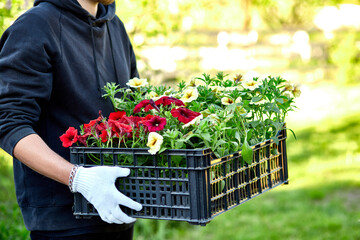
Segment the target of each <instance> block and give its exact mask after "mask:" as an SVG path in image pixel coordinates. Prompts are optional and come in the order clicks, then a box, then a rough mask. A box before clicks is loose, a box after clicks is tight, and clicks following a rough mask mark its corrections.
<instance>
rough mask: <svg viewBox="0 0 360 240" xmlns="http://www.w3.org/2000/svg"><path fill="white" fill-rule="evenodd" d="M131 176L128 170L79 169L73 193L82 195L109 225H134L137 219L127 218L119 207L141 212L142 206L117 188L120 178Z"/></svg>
mask: <svg viewBox="0 0 360 240" xmlns="http://www.w3.org/2000/svg"><path fill="white" fill-rule="evenodd" d="M129 174H130V170H129V169H128V168H121V167H107V166H98V167H91V168H84V167H79V168H78V169H77V171H76V175H75V177H74V180H73V183H72V189H73V192H79V193H81V194H82V195H83V196H84V197H85V198H86V199H87V200H88V201H89V202H90V203H91V204H93V205H94V207H95V208H96V210H97V211H98V213H99V215H100V217H101V219H102V220H103V221H105V222H108V223H117V224H123V223H132V222H134V221H135V220H136V219H135V218H132V217H129V216H127V215H126V214H125V213H124V212H123V211H122V210H121V209H120V206H119V205H123V206H126V207H128V208H131V209H134V210H136V211H140V210H141V209H142V205H141V204H140V203H137V202H135V201H134V200H132V199H130V198H128V197H127V196H125V195H124V194H122V193H121V192H119V191H118V190H117V189H116V187H115V180H116V179H117V178H118V177H126V176H128V175H129Z"/></svg>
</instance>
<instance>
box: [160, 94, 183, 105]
mask: <svg viewBox="0 0 360 240" xmlns="http://www.w3.org/2000/svg"><path fill="white" fill-rule="evenodd" d="M172 103H173V104H175V106H179V107H180V106H185V104H184V103H183V102H182V101H181V100H180V99H177V98H174V97H168V96H164V97H161V98H160V99H159V100H157V101H156V102H155V104H156V105H157V106H159V105H160V104H161V105H163V106H168V105H171V104H172Z"/></svg>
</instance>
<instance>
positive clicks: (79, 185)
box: [72, 167, 96, 195]
mask: <svg viewBox="0 0 360 240" xmlns="http://www.w3.org/2000/svg"><path fill="white" fill-rule="evenodd" d="M87 170H88V169H86V168H84V167H79V168H78V169H77V171H76V174H75V177H74V181H73V184H72V189H73V191H74V192H80V193H81V194H83V195H86V194H87V193H88V192H89V191H90V187H89V186H91V184H90V183H91V182H93V181H94V179H95V178H96V174H95V173H94V172H93V171H87Z"/></svg>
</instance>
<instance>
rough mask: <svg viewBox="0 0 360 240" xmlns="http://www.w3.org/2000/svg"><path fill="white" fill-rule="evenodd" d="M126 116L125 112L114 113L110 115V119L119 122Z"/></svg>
mask: <svg viewBox="0 0 360 240" xmlns="http://www.w3.org/2000/svg"><path fill="white" fill-rule="evenodd" d="M125 115H126V112H124V111H121V112H120V111H118V112H112V113H110V115H109V119H111V120H119V119H121V118H122V117H123V116H125Z"/></svg>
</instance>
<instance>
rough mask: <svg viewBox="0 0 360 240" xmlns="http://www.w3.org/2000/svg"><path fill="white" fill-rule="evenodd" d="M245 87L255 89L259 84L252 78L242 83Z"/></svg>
mask: <svg viewBox="0 0 360 240" xmlns="http://www.w3.org/2000/svg"><path fill="white" fill-rule="evenodd" d="M242 86H243V87H244V88H245V89H248V90H251V91H253V90H255V89H256V88H258V87H259V86H260V84H259V83H258V82H256V81H254V80H251V79H250V80H247V81H245V82H244V83H243V85H242Z"/></svg>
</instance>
